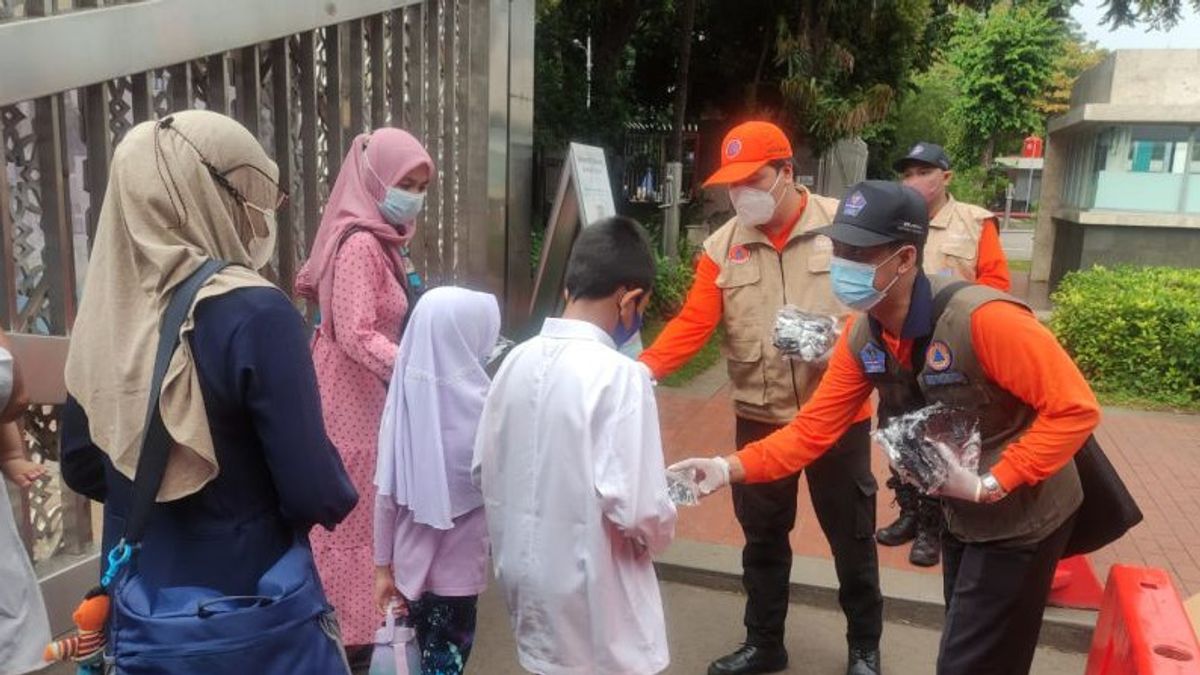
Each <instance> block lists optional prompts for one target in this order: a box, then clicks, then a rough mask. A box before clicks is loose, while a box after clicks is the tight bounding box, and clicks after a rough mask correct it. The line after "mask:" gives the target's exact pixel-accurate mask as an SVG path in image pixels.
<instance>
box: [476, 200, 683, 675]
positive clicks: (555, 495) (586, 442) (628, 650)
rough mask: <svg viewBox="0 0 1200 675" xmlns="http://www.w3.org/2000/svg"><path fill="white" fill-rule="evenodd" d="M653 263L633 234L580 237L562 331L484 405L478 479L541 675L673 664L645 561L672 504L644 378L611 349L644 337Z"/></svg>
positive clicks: (529, 663)
mask: <svg viewBox="0 0 1200 675" xmlns="http://www.w3.org/2000/svg"><path fill="white" fill-rule="evenodd" d="M654 265H655V263H654V256H653V254H652V253H651V249H650V244H649V241H648V240H647V238H646V234H645V232H644V231H642V229H641V227H640V226H639V225H638V224H637V223H636V222H634V221H632V220H630V219H628V218H620V217H616V218H608V219H606V220H602V221H599V222H597V223H595V224H593V225H591V226H589V227H587V228H585V229H584V230H583V232H582V233H581V234H580V235H579V238H578V240H577V241H576V242H575V246H574V247H573V248H572V249H571V257H570V260H569V261H568V263H567V271H566V299H567V305H566V309H565V311H564V312H563V315H562V318H557V319H556V318H551V319H547V320H546V322H545V324H544V325H543V327H542V331H541V334H540V335H538V336H537V337H534V338H532V339H531V340H529V341H527V342H525V343H523V344H521V345H520V346H518V347H516V348H515V349H514V350H513V351H512V353H510V354H509V355H508V358H507V359H506V360H505V362H504V364H503V365H502V366H501V368H500V371H499V372H498V373H497V374H496V378H495V380H494V381H493V383H492V388H491V391H490V392H489V394H488V398H487V402H486V403H485V404H484V410H483V419H482V421H481V422H480V425H479V431H478V434H477V436H476V441H475V459H474V466H473V473H474V475H475V477H476V480H477V481H481V487H482V490H483V498H484V508H485V511H486V514H487V521H488V532H489V534H490V535H491V541H492V559H493V563H494V565H495V571H496V579H497V581H498V582H499V585H500V587H501V588H502V589H503V591H504V596H505V601H506V602H507V605H508V611H509V616H510V618H511V620H512V627H513V631H514V633H515V635H516V639H517V650H518V653H519V656H520V661H521V665H522V666H523V667H524V668H526V669H527V670H530V671H532V672H536V673H541V675H559V674H566V673H572V674H574V673H579V674H582V673H588V674H592V673H614V674H615V673H622V674H631V673H657V672H660V671H662V670H663V669H665V668H666V667H667V664H668V663H669V657H668V655H667V636H666V627H665V625H664V620H663V611H662V600H661V598H660V596H659V592H658V580H657V578H656V577H655V574H654V567H653V562H652V559H651V556H653V555H654V554H657V553H659V552H661V551H662V550H664V549H665V548H666V547H667V545H668V544H670V542H671V539H672V537H673V536H674V532H675V506H674V505H673V504H672V503H671V500H670V497H669V496H668V494H667V483H666V475H665V466H664V462H663V454H662V442H661V438H660V435H659V428H658V409H657V406H656V405H655V402H654V393H653V390H652V388H651V383H650V378H649V376H648V375H647V373H646V371H645V370H644V369H643V368H642V367H640V366H639V365H638V364H637V363H636V362H634V361H632V360H630V359H629V358H627V357H625V356H623V355H621V354H620V353H619V352H617V350H616V345H619V344H621V343H623V342H624V341H625V340H627V339H628V338H629V336H630V335H632V334H633V333H634V332H636V331H637V329H638V328H639V327H640V325H641V319H642V313H643V312H644V311H645V308H646V304H647V301H648V299H649V296H650V291H651V289H652V286H653V283H654V270H655V267H654Z"/></svg>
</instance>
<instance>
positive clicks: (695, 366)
mask: <svg viewBox="0 0 1200 675" xmlns="http://www.w3.org/2000/svg"><path fill="white" fill-rule="evenodd" d="M665 325H666V322H665V321H663V320H662V319H658V318H654V317H646V323H645V324H644V325H643V326H642V344H644V345H646V346H647V347H648V346H650V345H651V344H653V343H654V340H655V338H657V337H658V334H659V333H661V332H662V329H663V327H664V326H665ZM724 331H725V329H724V327H718V328H717V330H715V331H713V334H712V335H710V336H709V338H708V342H705V343H704V346H703V347H701V348H700V351H698V352H696V355H695V356H693V357H692V360H690V361H688V362H687V363H685V364H683V366H682V367H681V368H680V369H679V370H676V371H675V372H673V373H671V374H670V375H668V376H666V377H664V378H663V379H661V380H659V382H658V384H659V386H662V387H682V386H684V385H685V384H687V383H688V382H691V381H692V380H693V379H695V377H696V376H697V375H699V374H700V373H703V372H704V371H706V370H708V369H709V368H712V367H713V365H714V364H716V363H717V362H718V361H720V360H721V349H720V344H721V339H722V336H723V335H724Z"/></svg>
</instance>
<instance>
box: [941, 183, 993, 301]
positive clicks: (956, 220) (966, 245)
mask: <svg viewBox="0 0 1200 675" xmlns="http://www.w3.org/2000/svg"><path fill="white" fill-rule="evenodd" d="M988 218H995V214H993V213H992V212H991V211H988V210H987V209H983V208H980V207H978V206H975V205H973V204H964V203H962V202H960V201H955V199H954V197H953V196H949V199H948V201H947V202H946V203H945V205H943V206H942V210H940V211H938V213H937V215H936V216H934V217H933V220H931V221H930V222H929V239H928V240H926V242H925V265H924V268H925V273H926V274H928V275H929V276H931V277H932V276H940V275H950V276H957V277H958V278H960V279H966V280H967V281H975V271H976V269H977V267H978V265H979V238H980V237H981V236H982V235H983V223H984V221H985V220H987V219H988Z"/></svg>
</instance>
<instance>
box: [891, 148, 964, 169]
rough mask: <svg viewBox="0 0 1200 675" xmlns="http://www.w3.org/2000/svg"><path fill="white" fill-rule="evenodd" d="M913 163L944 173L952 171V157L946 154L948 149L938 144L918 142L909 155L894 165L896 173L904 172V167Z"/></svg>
mask: <svg viewBox="0 0 1200 675" xmlns="http://www.w3.org/2000/svg"><path fill="white" fill-rule="evenodd" d="M913 162H920V163H921V164H929V165H930V166H936V167H937V168H939V169H941V170H942V171H949V170H950V157H949V156H948V155H947V154H946V149H945V148H943V147H942V146H940V145H938V144H936V143H926V142H925V141H918V142H917V144H916V145H914V146H912V148H911V149H909V151H908V154H907V155H905V156H903V157H901V158H900V159H898V160H896V161H895V162H894V163H893V164H892V168H893V169H895V170H896V171H903V170H904V167H906V166H908V165H909V164H912V163H913Z"/></svg>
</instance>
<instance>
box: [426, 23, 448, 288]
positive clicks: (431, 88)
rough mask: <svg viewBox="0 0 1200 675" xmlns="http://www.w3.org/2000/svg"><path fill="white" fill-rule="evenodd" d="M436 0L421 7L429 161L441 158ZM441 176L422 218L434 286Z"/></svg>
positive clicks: (441, 264)
mask: <svg viewBox="0 0 1200 675" xmlns="http://www.w3.org/2000/svg"><path fill="white" fill-rule="evenodd" d="M439 4H440V2H439V0H427V1H426V2H425V3H424V14H425V36H424V38H425V54H426V61H425V68H424V73H423V74H424V77H423V84H422V86H423V87H424V89H425V108H424V110H423V112H424V115H423V117H424V118H425V147H426V149H428V150H429V154H430V156H432V157H440V156H441V147H442V146H441V129H440V128H439V127H440V123H441V112H442V109H441V84H442V64H441V60H440V57H441V52H440V46H441V44H440V43H441V23H440V22H439V19H440V18H441V17H440V16H439V12H438V5H439ZM443 169H444V167H443ZM445 180H446V179H445V173H444V172H441V171H439V172H438V175H437V178H436V179H435V180H433V181H431V182H430V183H429V192H428V194H426V195H425V203H426V204H429V205H430V206H431V207H432V208H429V209H426V218H425V242H424V243H425V261H426V262H425V265H426V269H427V272H426V273H427V274H428V275H429V276H430V277H431V278H432V279H433V280H434V282H435V283H439V284H440V283H441V280H442V279H443V278H444V274H445V261H444V260H442V259H441V255H440V254H441V250H440V243H441V238H442V225H443V217H442V213H441V191H442V186H443V185H444V184H445Z"/></svg>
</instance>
